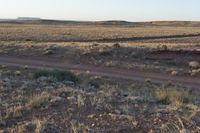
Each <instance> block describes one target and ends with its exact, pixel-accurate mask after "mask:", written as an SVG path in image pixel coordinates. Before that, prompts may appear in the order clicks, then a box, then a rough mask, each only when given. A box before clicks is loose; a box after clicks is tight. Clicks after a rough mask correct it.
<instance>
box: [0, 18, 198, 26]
mask: <svg viewBox="0 0 200 133" xmlns="http://www.w3.org/2000/svg"><path fill="white" fill-rule="evenodd" d="M0 23H11V24H54V25H57V24H58V25H59V24H71V25H80V24H81V25H104V26H112V25H113V26H127V27H138V26H143V27H144V26H174V27H177V26H179V27H200V21H150V22H128V21H122V20H109V21H73V20H49V19H41V18H37V17H19V18H17V19H0Z"/></svg>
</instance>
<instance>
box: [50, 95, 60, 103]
mask: <svg viewBox="0 0 200 133" xmlns="http://www.w3.org/2000/svg"><path fill="white" fill-rule="evenodd" d="M62 101H63V98H62V97H53V98H52V99H51V100H50V103H52V104H54V103H60V102H62Z"/></svg>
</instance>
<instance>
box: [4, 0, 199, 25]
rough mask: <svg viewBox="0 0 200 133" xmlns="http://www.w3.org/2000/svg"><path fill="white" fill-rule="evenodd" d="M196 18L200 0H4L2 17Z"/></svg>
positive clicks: (142, 19) (92, 18)
mask: <svg viewBox="0 0 200 133" xmlns="http://www.w3.org/2000/svg"><path fill="white" fill-rule="evenodd" d="M29 16H30V17H41V18H46V19H64V20H127V21H151V20H195V21H200V0H0V18H16V17H29Z"/></svg>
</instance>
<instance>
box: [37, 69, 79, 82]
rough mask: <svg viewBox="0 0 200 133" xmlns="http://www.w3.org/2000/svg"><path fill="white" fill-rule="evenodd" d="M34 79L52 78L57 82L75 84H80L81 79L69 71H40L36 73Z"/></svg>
mask: <svg viewBox="0 0 200 133" xmlns="http://www.w3.org/2000/svg"><path fill="white" fill-rule="evenodd" d="M33 77H34V78H35V79H38V78H40V77H52V78H55V79H56V80H57V81H59V82H62V81H72V82H74V83H78V82H79V81H80V79H79V78H78V77H77V76H76V75H75V74H73V73H72V72H69V71H61V70H40V71H37V72H35V73H34V75H33Z"/></svg>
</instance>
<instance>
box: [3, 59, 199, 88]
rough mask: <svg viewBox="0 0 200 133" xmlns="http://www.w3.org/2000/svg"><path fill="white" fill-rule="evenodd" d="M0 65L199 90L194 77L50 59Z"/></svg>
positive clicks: (19, 60)
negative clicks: (72, 72) (177, 85)
mask: <svg viewBox="0 0 200 133" xmlns="http://www.w3.org/2000/svg"><path fill="white" fill-rule="evenodd" d="M0 64H1V65H7V66H14V67H24V66H25V65H28V66H29V68H32V69H44V68H45V69H61V70H71V71H75V72H80V73H83V72H86V71H90V74H92V75H98V76H105V77H110V78H114V79H123V80H132V81H145V80H146V79H148V78H149V79H151V81H152V82H155V83H164V82H169V81H171V82H173V83H176V84H180V85H183V86H185V87H193V88H200V78H195V77H180V76H171V75H167V74H161V73H154V72H142V71H133V70H125V69H116V68H102V67H95V66H87V65H75V64H70V63H68V62H64V61H57V60H52V59H28V58H19V57H2V56H1V57H0Z"/></svg>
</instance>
